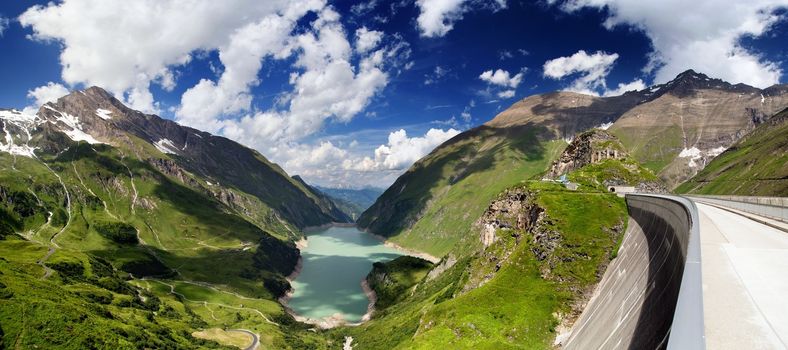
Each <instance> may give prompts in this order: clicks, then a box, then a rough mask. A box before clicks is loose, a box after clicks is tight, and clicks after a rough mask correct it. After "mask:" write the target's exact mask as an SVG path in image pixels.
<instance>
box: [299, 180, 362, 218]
mask: <svg viewBox="0 0 788 350" xmlns="http://www.w3.org/2000/svg"><path fill="white" fill-rule="evenodd" d="M293 180H295V181H296V182H298V183H299V184H301V186H303V187H304V188H305V189H307V190H308V191H309V193H310V194H311V195H312V196H314V197H315V198H317V199H318V203H319V204H320V207H321V208H325V209H326V210H328V213H329V214H330V215H331V217H332V218H334V222H340V223H349V222H353V221H354V220H353V216H352V213H350V212H348V211H346V210H345V208H344V207H343V204H344V203H342V202H340V201H337V200H336V199H334V198H332V197H331V196H329V195H327V194H325V193H324V192H323V191H321V190H320V189H319V188H317V187H313V186H311V185H309V184H307V183H306V181H304V179H302V178H301V176H298V175H295V176H293Z"/></svg>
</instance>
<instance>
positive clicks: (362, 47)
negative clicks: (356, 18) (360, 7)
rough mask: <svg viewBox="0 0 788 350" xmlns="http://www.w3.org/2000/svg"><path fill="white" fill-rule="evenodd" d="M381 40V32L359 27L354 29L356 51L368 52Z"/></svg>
mask: <svg viewBox="0 0 788 350" xmlns="http://www.w3.org/2000/svg"><path fill="white" fill-rule="evenodd" d="M381 40H383V32H380V31H377V30H369V29H367V27H361V28H359V29H357V30H356V51H358V52H359V53H366V52H369V51H370V50H372V49H374V48H376V47H377V46H378V45H379V44H380V41H381Z"/></svg>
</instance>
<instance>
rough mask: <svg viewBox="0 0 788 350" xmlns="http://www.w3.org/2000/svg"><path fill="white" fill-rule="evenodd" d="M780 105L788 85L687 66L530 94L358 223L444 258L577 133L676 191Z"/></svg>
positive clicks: (434, 159)
mask: <svg viewBox="0 0 788 350" xmlns="http://www.w3.org/2000/svg"><path fill="white" fill-rule="evenodd" d="M786 106H788V85H786V84H782V85H774V86H771V87H769V88H766V89H758V88H754V87H751V86H748V85H744V84H735V85H734V84H730V83H727V82H724V81H722V80H719V79H713V78H710V77H708V76H706V75H705V74H702V73H697V72H695V71H692V70H688V71H686V72H683V73H681V74H679V75H678V76H677V77H676V78H675V79H673V80H672V81H670V82H667V83H665V84H660V85H656V86H652V87H649V88H647V89H644V90H641V91H630V92H627V93H624V94H623V95H620V96H611V97H596V96H590V95H583V94H579V93H574V92H553V93H548V94H542V95H534V96H530V97H527V98H525V99H523V100H521V101H519V102H516V103H515V104H513V105H512V106H511V107H510V108H508V109H506V110H504V111H503V112H501V113H500V114H498V115H497V116H495V118H493V119H492V120H490V121H489V122H487V123H485V124H483V125H481V126H479V127H476V128H473V129H471V130H468V131H465V132H463V133H461V134H459V135H457V136H455V137H454V138H452V139H451V140H449V141H447V142H446V143H444V144H443V145H441V146H439V147H438V148H436V149H435V150H434V151H433V152H432V153H430V154H429V155H427V156H425V157H424V158H422V159H421V160H420V161H418V162H416V164H414V165H413V166H412V167H411V168H410V169H408V171H406V172H405V174H403V175H402V176H401V177H399V178H398V179H397V180H396V181H395V182H394V184H393V185H392V186H391V187H389V189H388V190H386V192H385V193H384V194H383V195H382V196H381V197H380V198H378V200H377V201H376V203H375V204H374V205H373V206H372V207H370V208H369V209H368V210H367V211H365V212H364V213H363V214H362V215H361V217H359V219H358V224H359V226H361V227H363V228H366V229H368V230H370V231H372V232H376V233H378V234H381V235H385V236H387V237H391V238H392V240H393V241H395V242H397V243H399V244H402V245H405V246H409V247H412V248H416V249H425V250H427V251H429V252H431V253H433V254H437V255H442V254H445V253H446V252H448V251H450V250H451V249H452V247H453V246H454V245H455V243H457V242H460V241H462V240H463V239H464V237H467V234H468V231H469V227H470V226H471V225H470V223H471V222H473V221H474V220H475V218H478V216H479V215H481V213H482V211H483V210H484V209H485V207H486V206H487V204H488V203H489V201H490V200H492V198H493V197H494V196H496V195H497V194H498V193H500V192H501V191H502V190H503V189H505V188H508V187H510V186H513V185H515V184H517V183H519V182H520V181H522V180H526V179H529V178H532V177H536V176H540V175H541V174H542V172H544V171H545V170H546V169H547V167H548V165H549V163H550V162H552V160H553V159H555V158H556V157H558V155H559V153H560V152H561V150H562V149H563V148H564V147H565V146H566V143H567V141H571V139H572V138H573V137H574V136H575V135H576V134H577V133H579V132H582V131H585V130H588V129H590V128H595V127H597V128H602V129H606V130H607V131H609V132H610V133H611V134H612V135H615V136H617V137H618V138H619V139H620V140H621V142H622V144H623V145H624V147H625V148H626V149H627V150H628V151H629V152H630V153H631V154H632V156H633V157H634V159H636V160H637V161H638V162H640V163H642V164H643V165H644V166H645V167H646V168H648V169H650V170H652V171H653V172H654V173H655V174H656V175H657V176H658V177H659V178H660V179H662V180H663V181H664V182H665V184H666V186H667V188H668V189H673V188H675V187H676V186H678V185H679V184H681V183H683V182H684V181H687V180H689V179H690V178H692V177H693V176H694V175H695V174H696V173H697V172H698V171H700V170H701V169H703V167H704V166H705V165H706V164H707V163H708V162H709V161H710V160H711V159H713V158H714V157H715V156H717V155H719V154H721V153H722V152H723V151H725V150H726V149H728V148H729V147H731V146H732V145H733V144H734V143H736V142H737V141H739V140H740V139H741V138H742V137H744V136H745V135H746V134H747V133H748V132H750V131H752V130H753V129H755V128H756V127H757V126H758V125H760V124H763V123H764V122H765V121H767V120H768V119H769V117H770V116H772V115H773V114H775V113H777V112H779V111H781V110H782V109H784V108H785V107H786ZM425 237H426V238H427V239H425ZM438 237H440V238H441V239H440V240H438V239H437V238H438ZM432 238H435V239H432Z"/></svg>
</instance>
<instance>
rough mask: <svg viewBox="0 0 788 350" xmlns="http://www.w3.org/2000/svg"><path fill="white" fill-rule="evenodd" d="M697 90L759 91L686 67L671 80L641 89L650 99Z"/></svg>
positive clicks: (682, 95)
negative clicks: (686, 68)
mask: <svg viewBox="0 0 788 350" xmlns="http://www.w3.org/2000/svg"><path fill="white" fill-rule="evenodd" d="M698 90H722V91H726V92H733V93H759V92H760V91H761V90H760V89H758V88H754V87H752V86H749V85H746V84H741V83H739V84H731V83H729V82H727V81H724V80H722V79H717V78H711V77H709V76H708V75H706V74H703V73H699V72H696V71H694V70H692V69H688V70H686V71H684V72H682V73H681V74H679V75H677V76H676V78H674V79H673V80H671V81H669V82H667V83H664V84H659V85H655V86H652V87H650V88H648V89H646V90H643V92H645V93H646V95H647V96H648V97H651V99H655V98H657V97H659V96H662V95H664V94H667V93H670V94H672V95H674V96H677V97H680V98H683V97H692V96H694V95H695V93H696V92H697V91H698Z"/></svg>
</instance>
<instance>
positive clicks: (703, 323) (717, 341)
mask: <svg viewBox="0 0 788 350" xmlns="http://www.w3.org/2000/svg"><path fill="white" fill-rule="evenodd" d="M626 200H627V206H628V208H629V213H630V218H629V223H628V227H627V232H626V233H625V236H624V239H623V241H622V245H621V247H620V249H619V251H618V255H617V257H616V258H615V259H613V260H612V261H611V263H610V265H609V266H608V268H607V270H606V271H605V274H604V276H603V277H602V279H601V281H600V283H599V285H598V286H597V288H596V291H595V293H594V295H593V296H592V297H591V299H590V300H589V302H588V304H587V305H586V308H585V309H584V311H583V313H582V314H581V316H580V318H579V319H578V320H577V321H576V322H575V324H574V326H573V327H572V330H571V331H570V333H569V335H568V337H567V338H565V339H564V340H563V341H562V342H561V346H562V348H563V349H584V350H585V349H706V348H709V349H726V348H729V349H745V348H766V349H785V348H786V341H787V340H788V316H786V315H788V305H786V303H784V302H783V297H781V296H784V295H788V281H786V280H787V279H786V277H785V275H784V272H782V271H784V270H783V269H782V267H785V266H788V224H786V221H787V220H786V218H784V217H783V218H780V217H779V215H778V216H777V217H775V216H773V215H774V213H775V212H776V211H777V210H776V209H775V208H773V207H757V206H756V207H752V203H753V202H758V201H756V200H753V199H752V198H743V199H741V200H739V199H736V198H726V199H725V201H722V200H720V199H718V198H715V199H714V201H715V202H714V203H713V204H714V206H712V205H711V203H708V202H705V201H704V199H703V198H693V199H690V198H685V197H679V196H662V195H646V194H630V195H627V196H626ZM707 200H708V199H707ZM764 201H765V202H767V203H769V204H770V205H772V206H774V205H773V203H775V201H773V200H772V201H766V200H761V201H760V202H764ZM696 202H697V204H696ZM701 203H707V204H701ZM742 203H748V204H747V205H743V204H742ZM778 203H780V204H781V203H782V202H779V201H778ZM745 207H746V208H745ZM735 208H738V209H735ZM742 208H745V209H747V212H744V211H743V210H744V209H742ZM699 209H700V210H699ZM766 214H770V215H771V216H770V217H768V218H767V217H764V216H761V215H766ZM729 221H730V222H729ZM767 221H768V222H767ZM765 254H769V259H763V258H762V257H763V256H764V255H765ZM704 264H705V265H704ZM764 276H765V277H764ZM765 279H766V280H765ZM773 281H777V283H774V282H773Z"/></svg>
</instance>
